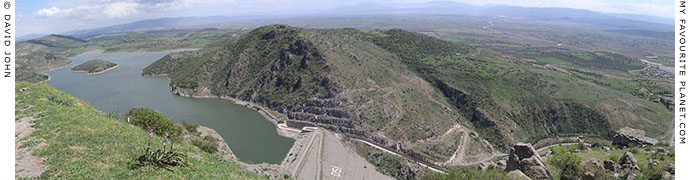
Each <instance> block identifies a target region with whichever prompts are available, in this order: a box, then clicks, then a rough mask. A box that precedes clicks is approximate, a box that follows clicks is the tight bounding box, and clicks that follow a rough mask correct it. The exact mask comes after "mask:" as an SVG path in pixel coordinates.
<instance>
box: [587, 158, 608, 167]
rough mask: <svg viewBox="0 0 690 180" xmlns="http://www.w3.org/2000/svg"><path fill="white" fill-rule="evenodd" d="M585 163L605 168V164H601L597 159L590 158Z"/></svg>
mask: <svg viewBox="0 0 690 180" xmlns="http://www.w3.org/2000/svg"><path fill="white" fill-rule="evenodd" d="M585 165H586V166H590V167H596V168H597V169H604V166H602V165H601V164H599V162H598V161H597V160H596V159H589V161H587V162H585Z"/></svg>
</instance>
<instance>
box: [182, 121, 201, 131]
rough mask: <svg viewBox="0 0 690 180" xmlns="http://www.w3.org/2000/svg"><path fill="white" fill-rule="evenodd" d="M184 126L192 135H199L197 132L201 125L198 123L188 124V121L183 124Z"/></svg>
mask: <svg viewBox="0 0 690 180" xmlns="http://www.w3.org/2000/svg"><path fill="white" fill-rule="evenodd" d="M182 126H184V128H185V129H186V130H187V132H190V133H192V134H196V133H198V132H197V131H196V128H198V127H199V124H197V123H193V122H186V121H185V122H182Z"/></svg>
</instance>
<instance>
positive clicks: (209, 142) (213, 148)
mask: <svg viewBox="0 0 690 180" xmlns="http://www.w3.org/2000/svg"><path fill="white" fill-rule="evenodd" d="M192 144H194V146H196V147H198V148H199V149H201V150H203V151H206V152H208V153H216V152H218V139H216V138H213V137H211V136H204V138H196V139H193V140H192Z"/></svg>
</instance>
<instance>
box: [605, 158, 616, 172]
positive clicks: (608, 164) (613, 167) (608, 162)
mask: <svg viewBox="0 0 690 180" xmlns="http://www.w3.org/2000/svg"><path fill="white" fill-rule="evenodd" d="M604 169H606V170H609V171H613V172H615V171H616V169H618V164H616V163H615V162H613V161H611V160H605V161H604Z"/></svg>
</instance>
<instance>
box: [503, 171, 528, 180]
mask: <svg viewBox="0 0 690 180" xmlns="http://www.w3.org/2000/svg"><path fill="white" fill-rule="evenodd" d="M507 175H508V177H509V178H510V179H513V180H531V178H529V176H527V175H525V173H522V171H520V170H513V171H510V172H508V174H507Z"/></svg>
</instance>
